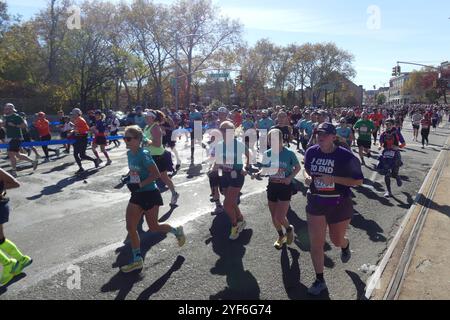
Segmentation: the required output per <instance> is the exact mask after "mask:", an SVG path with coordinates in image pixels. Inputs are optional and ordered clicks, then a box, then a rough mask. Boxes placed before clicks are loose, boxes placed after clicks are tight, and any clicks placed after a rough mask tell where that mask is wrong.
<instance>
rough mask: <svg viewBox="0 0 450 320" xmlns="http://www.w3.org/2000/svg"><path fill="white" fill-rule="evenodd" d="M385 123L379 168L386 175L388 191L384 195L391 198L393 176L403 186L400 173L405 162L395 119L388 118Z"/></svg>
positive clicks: (399, 185)
mask: <svg viewBox="0 0 450 320" xmlns="http://www.w3.org/2000/svg"><path fill="white" fill-rule="evenodd" d="M385 125H386V131H385V132H383V133H382V134H381V136H380V147H379V150H381V148H383V152H382V154H381V156H380V159H379V163H378V166H377V169H378V171H379V173H380V174H381V175H383V176H384V181H385V183H386V189H387V191H386V193H385V194H384V197H386V198H389V197H392V189H391V177H392V178H394V179H395V180H396V181H397V186H398V187H401V186H402V179H401V178H400V176H399V175H398V173H399V170H400V167H401V166H402V165H403V163H402V159H401V154H400V151H399V147H400V143H401V138H400V135H399V133H398V131H397V128H395V127H394V120H393V119H388V120H386V122H385ZM403 146H404V144H403Z"/></svg>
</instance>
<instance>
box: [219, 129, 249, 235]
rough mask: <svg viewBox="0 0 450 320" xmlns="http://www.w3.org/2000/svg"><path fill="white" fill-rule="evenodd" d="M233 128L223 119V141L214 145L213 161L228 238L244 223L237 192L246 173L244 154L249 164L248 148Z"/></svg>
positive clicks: (237, 232) (238, 192)
mask: <svg viewBox="0 0 450 320" xmlns="http://www.w3.org/2000/svg"><path fill="white" fill-rule="evenodd" d="M234 130H235V127H234V124H233V123H232V122H229V121H225V122H223V123H222V124H221V125H220V131H221V133H222V136H223V141H220V142H218V143H217V145H216V147H215V163H214V170H219V181H220V188H221V189H222V191H223V194H224V195H225V200H224V202H223V206H224V209H225V212H226V213H227V214H228V216H229V218H230V221H231V231H230V237H229V238H230V240H236V239H237V238H238V237H239V234H240V233H241V232H242V230H244V228H245V225H246V222H245V220H244V217H243V216H242V213H241V210H240V209H239V205H238V198H239V194H240V192H241V189H242V186H243V185H244V180H245V176H246V175H247V172H246V171H245V169H244V166H243V163H242V157H243V155H244V154H245V156H246V167H248V166H249V150H248V149H247V148H246V147H245V145H244V144H243V143H242V142H240V141H238V140H237V139H236V137H235V136H234ZM227 133H228V134H227ZM230 138H231V139H230Z"/></svg>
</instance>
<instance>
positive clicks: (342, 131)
mask: <svg viewBox="0 0 450 320" xmlns="http://www.w3.org/2000/svg"><path fill="white" fill-rule="evenodd" d="M351 133H352V130H351V129H350V128H349V127H346V128H342V127H337V128H336V135H337V136H339V137H342V138H344V139H345V140H348V139H350V134H351Z"/></svg>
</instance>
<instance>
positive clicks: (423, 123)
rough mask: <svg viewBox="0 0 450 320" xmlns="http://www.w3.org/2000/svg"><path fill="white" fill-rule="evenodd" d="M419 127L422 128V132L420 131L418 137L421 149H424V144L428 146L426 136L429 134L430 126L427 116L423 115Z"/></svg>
mask: <svg viewBox="0 0 450 320" xmlns="http://www.w3.org/2000/svg"><path fill="white" fill-rule="evenodd" d="M420 125H421V126H422V130H421V131H420V135H421V136H422V149H425V143H426V144H427V146H428V136H429V134H430V126H431V119H430V117H429V115H427V114H425V115H424V116H423V117H422V120H420Z"/></svg>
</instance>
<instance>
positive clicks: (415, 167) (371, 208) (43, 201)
mask: <svg viewBox="0 0 450 320" xmlns="http://www.w3.org/2000/svg"><path fill="white" fill-rule="evenodd" d="M403 133H404V136H405V139H406V141H407V147H406V150H405V151H404V152H403V153H402V157H403V162H404V166H403V167H402V168H401V170H400V174H401V176H402V180H403V182H404V185H403V187H402V188H397V187H396V184H395V182H394V181H393V193H394V196H395V197H394V198H393V199H390V200H387V199H385V198H384V197H383V194H384V192H385V189H384V186H383V185H384V181H383V177H381V176H380V175H378V174H377V173H376V172H375V171H374V169H373V167H374V166H375V165H376V163H377V160H376V159H375V158H372V159H369V160H366V163H367V164H368V167H364V175H365V178H366V179H365V182H364V186H362V187H359V188H356V189H354V190H353V193H354V199H353V200H354V204H355V211H356V213H355V216H354V218H353V220H352V223H351V226H350V229H349V232H348V234H349V238H350V240H351V249H352V259H351V260H350V261H349V262H348V263H347V264H343V263H342V262H341V261H340V250H339V249H337V248H334V247H333V245H332V243H331V242H330V241H328V244H327V245H326V259H325V264H326V269H325V278H326V280H327V285H328V288H329V290H328V291H329V292H328V293H325V294H324V295H322V296H321V297H319V299H333V300H336V299H359V298H361V297H362V296H363V293H364V288H365V282H366V280H367V279H368V277H369V274H367V273H365V272H363V271H362V270H360V269H361V266H362V265H364V264H371V265H376V264H377V262H378V261H379V260H381V258H382V256H383V253H384V252H385V251H386V249H387V247H388V244H389V241H390V239H391V238H392V237H393V236H394V234H395V232H396V230H397V228H398V226H399V224H400V223H401V220H402V217H403V216H404V215H405V213H406V211H407V209H408V208H409V207H410V205H411V204H412V202H413V199H414V197H415V196H416V193H417V192H418V190H419V189H420V186H421V184H422V182H423V180H424V178H425V176H426V174H427V172H428V170H429V169H430V168H431V166H432V165H433V162H434V160H435V159H436V157H437V155H438V153H439V151H440V149H441V147H442V145H443V144H444V142H445V139H446V137H447V136H448V134H449V130H448V129H442V128H441V129H438V131H437V132H436V133H431V135H430V143H431V145H430V146H428V147H426V149H424V150H423V149H421V145H420V143H418V142H413V141H412V130H411V129H410V124H409V123H408V122H407V121H405V128H404V130H403ZM184 139H185V138H184V137H183V138H182V140H181V141H180V142H178V148H179V150H180V155H181V158H182V160H183V161H184V162H185V163H184V164H183V165H182V168H181V170H180V171H179V172H178V173H177V174H176V175H175V176H174V178H173V181H174V183H175V185H176V186H177V189H178V192H179V193H180V194H181V196H180V199H179V201H178V204H179V206H178V207H176V208H172V209H171V208H170V207H169V205H168V203H169V201H170V192H164V193H163V199H164V203H166V205H165V206H163V207H161V209H160V220H161V221H167V222H168V223H170V224H172V225H175V226H177V225H179V224H183V225H184V229H185V233H186V237H187V242H186V244H185V246H184V247H182V248H178V245H177V244H176V240H175V238H174V237H173V236H172V235H168V236H167V237H165V236H161V235H158V234H152V233H149V232H145V230H147V226H146V225H145V224H144V225H143V231H142V234H141V238H142V239H143V242H142V250H143V253H144V254H145V268H144V270H143V271H142V272H141V273H140V274H129V275H123V274H121V273H120V272H119V266H121V265H122V264H125V263H126V262H127V261H128V260H129V257H130V254H131V253H130V248H129V246H128V242H127V241H126V238H127V232H126V229H125V208H126V205H127V203H128V199H129V192H128V189H127V188H126V187H125V188H122V189H120V188H118V187H117V185H118V183H119V178H120V176H121V175H123V174H125V173H126V172H127V171H128V169H127V162H126V150H125V148H124V145H123V144H122V145H121V147H119V148H114V149H112V150H111V158H112V160H113V164H112V165H111V166H108V167H104V166H103V165H104V164H103V165H102V166H101V167H100V169H99V170H93V169H91V170H90V171H88V173H87V174H86V176H85V177H84V178H79V177H74V175H73V173H74V172H75V171H76V170H77V166H76V164H75V163H74V159H73V156H71V155H70V156H67V155H63V156H61V157H60V158H58V159H55V160H54V161H51V162H49V163H46V164H42V165H40V166H39V168H38V170H37V171H36V172H35V173H32V171H31V169H29V167H27V166H26V165H25V167H24V168H23V170H21V171H19V172H18V174H19V181H20V182H21V184H22V187H21V188H20V189H16V190H11V191H10V192H9V196H10V198H11V202H10V206H11V208H12V210H11V216H10V222H9V223H8V224H6V225H5V232H6V235H7V237H8V238H10V239H12V240H13V241H14V242H15V243H16V244H17V245H18V246H19V247H20V248H21V249H22V251H24V252H25V253H27V254H30V255H31V256H32V257H33V258H34V263H33V265H31V266H30V267H29V268H28V269H26V273H24V274H22V275H20V276H18V277H16V279H15V280H14V281H13V282H12V283H11V284H9V285H8V286H7V287H6V288H5V287H4V288H0V299H188V300H189V299H200V300H203V299H270V300H283V299H311V297H310V296H308V295H307V293H306V290H307V287H308V286H309V285H310V284H311V283H312V282H313V280H314V277H315V274H314V270H313V268H312V263H311V259H310V255H309V241H308V234H307V224H306V213H305V206H306V198H305V196H304V195H305V194H306V188H305V189H304V190H303V192H299V193H298V194H297V195H296V196H294V197H293V201H292V205H291V211H290V212H289V215H288V217H289V220H290V221H291V223H292V224H293V225H294V227H295V233H296V240H295V243H294V244H293V245H292V246H290V247H289V248H287V249H283V250H281V251H277V250H275V249H274V248H273V246H272V244H273V242H274V241H275V239H276V237H277V234H276V232H275V230H274V228H273V226H272V224H271V219H270V213H269V210H268V207H267V200H266V194H265V187H266V181H257V180H250V179H249V178H247V179H246V182H245V185H244V188H243V191H242V192H243V195H242V197H241V201H242V203H241V209H242V212H243V214H244V216H245V217H246V220H247V228H246V230H244V231H243V233H242V234H241V236H240V238H239V239H238V240H237V241H234V242H232V241H230V240H228V233H229V222H228V219H227V217H226V216H225V215H219V216H212V215H211V214H210V212H211V210H212V209H213V204H212V203H210V202H209V193H210V192H209V184H208V180H207V177H206V176H205V171H206V170H207V166H206V165H205V164H197V165H193V166H190V165H189V163H188V156H189V147H188V146H187V145H185V143H184ZM372 150H373V151H374V154H376V153H377V152H378V150H377V148H376V147H372ZM198 152H199V153H201V152H202V150H201V148H199V149H198ZM41 153H42V152H41ZM88 154H91V151H88ZM2 156H3V155H2ZM298 156H299V158H301V157H302V156H301V155H300V154H298ZM0 165H1V166H2V167H3V168H5V169H8V168H9V167H8V162H7V161H6V160H1V162H0ZM92 167H93V165H92V164H91V163H86V164H85V168H86V169H88V168H92ZM298 178H299V180H300V181H303V178H302V175H301V174H300V175H299V177H298ZM74 270H75V271H74ZM78 270H79V273H78ZM78 274H79V276H80V277H79V280H80V285H79V286H77V281H76V280H77V279H78V278H77V276H78Z"/></svg>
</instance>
